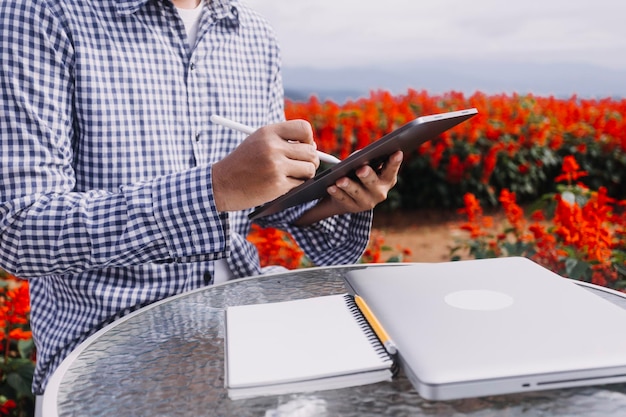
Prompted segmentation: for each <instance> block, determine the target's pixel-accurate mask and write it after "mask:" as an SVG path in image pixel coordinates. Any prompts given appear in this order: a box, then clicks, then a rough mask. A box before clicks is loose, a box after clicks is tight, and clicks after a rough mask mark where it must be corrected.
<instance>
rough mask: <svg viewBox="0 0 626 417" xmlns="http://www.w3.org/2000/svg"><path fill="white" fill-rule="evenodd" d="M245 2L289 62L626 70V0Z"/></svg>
mask: <svg viewBox="0 0 626 417" xmlns="http://www.w3.org/2000/svg"><path fill="white" fill-rule="evenodd" d="M244 1H247V3H248V4H250V5H251V6H253V7H254V8H255V9H256V10H257V11H259V12H260V13H261V14H262V15H263V16H265V17H266V18H267V19H268V20H269V21H270V23H271V24H272V25H273V27H274V29H275V30H276V32H277V35H278V38H279V41H280V43H281V46H282V51H283V62H284V65H285V66H289V67H296V66H298V67H300V66H308V67H318V68H320V67H321V68H332V67H343V66H370V65H376V66H380V65H381V64H383V63H391V64H396V63H402V62H411V63H415V62H423V61H427V60H433V59H446V60H447V59H485V60H508V61H511V60H522V61H525V62H541V63H547V62H554V61H558V62H581V63H590V64H594V65H598V66H602V67H606V68H611V69H617V70H621V69H623V70H626V23H625V19H626V0H523V1H516V2H513V1H510V0H472V1H468V0H432V1H424V0H379V1H374V0H369V1H364V0H312V1H311V0H244ZM625 82H626V80H625Z"/></svg>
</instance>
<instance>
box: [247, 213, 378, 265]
mask: <svg viewBox="0 0 626 417" xmlns="http://www.w3.org/2000/svg"><path fill="white" fill-rule="evenodd" d="M315 203H316V202H312V203H309V204H305V205H301V206H297V207H292V208H289V209H287V210H284V211H282V212H280V213H276V214H272V215H270V216H267V217H263V218H260V219H258V220H257V222H258V224H259V225H260V226H262V227H276V228H279V229H282V230H285V231H287V232H289V233H290V234H291V235H292V236H293V238H294V239H295V241H296V242H297V243H298V245H299V246H300V247H301V248H302V250H304V252H305V253H306V254H307V256H308V257H309V258H310V259H311V261H312V262H313V263H314V264H315V265H318V266H325V265H346V264H354V263H357V262H358V260H359V259H360V257H361V255H362V254H363V252H364V251H365V249H366V247H367V244H368V242H369V236H370V232H371V225H372V216H373V212H372V211H371V210H370V211H364V212H361V213H351V214H344V215H340V216H333V217H329V218H327V219H324V220H321V221H319V222H317V223H315V224H313V225H311V226H308V227H298V226H294V224H293V223H294V222H295V221H296V220H298V219H299V218H300V217H301V216H302V214H303V213H304V212H305V211H306V210H308V209H309V208H310V207H312V206H313V205H314V204H315Z"/></svg>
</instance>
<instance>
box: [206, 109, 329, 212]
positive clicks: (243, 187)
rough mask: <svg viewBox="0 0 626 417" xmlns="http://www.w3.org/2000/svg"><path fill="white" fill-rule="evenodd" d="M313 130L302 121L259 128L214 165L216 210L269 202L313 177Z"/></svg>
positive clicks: (317, 163)
mask: <svg viewBox="0 0 626 417" xmlns="http://www.w3.org/2000/svg"><path fill="white" fill-rule="evenodd" d="M315 148H316V146H315V142H314V141H313V130H312V128H311V125H310V124H309V123H308V122H306V121H304V120H290V121H287V122H283V123H278V124H274V125H269V126H265V127H262V128H260V129H259V130H257V131H256V132H254V133H253V134H252V135H250V136H248V137H247V138H246V139H245V140H244V141H243V142H242V143H241V144H240V145H239V146H238V147H237V148H236V149H235V150H234V151H233V152H232V153H230V154H229V155H228V156H227V157H226V158H224V159H222V160H221V161H219V162H217V163H215V164H214V165H213V173H212V175H213V194H214V197H215V204H216V206H217V209H218V210H219V211H236V210H243V209H247V208H252V207H256V206H258V205H261V204H263V203H266V202H268V201H271V200H273V199H275V198H277V197H279V196H281V195H283V194H285V193H286V192H287V191H289V190H291V189H292V188H294V187H295V186H297V185H300V184H301V183H302V182H304V181H305V180H307V179H309V178H313V176H315V171H316V170H317V167H318V166H319V163H320V160H319V158H318V156H317V153H316V152H315Z"/></svg>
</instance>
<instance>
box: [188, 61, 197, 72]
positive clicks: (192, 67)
mask: <svg viewBox="0 0 626 417" xmlns="http://www.w3.org/2000/svg"><path fill="white" fill-rule="evenodd" d="M189 69H190V70H191V71H193V70H195V69H196V64H194V63H193V62H192V63H191V65H190V66H189Z"/></svg>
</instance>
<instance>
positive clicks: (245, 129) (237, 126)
mask: <svg viewBox="0 0 626 417" xmlns="http://www.w3.org/2000/svg"><path fill="white" fill-rule="evenodd" d="M211 121H212V122H213V123H215V124H218V125H222V126H225V127H228V128H231V129H233V130H237V131H239V132H242V133H245V134H246V135H251V134H252V133H254V131H255V130H256V129H255V128H253V127H250V126H246V125H242V124H241V123H237V122H234V121H232V120H229V119H226V118H224V117H222V116H218V115H215V114H214V115H212V116H211ZM316 152H317V156H318V157H319V158H320V161H323V162H326V163H328V164H338V163H339V162H341V160H340V159H338V158H335V157H334V156H332V155H329V154H327V153H324V152H321V151H316Z"/></svg>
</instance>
